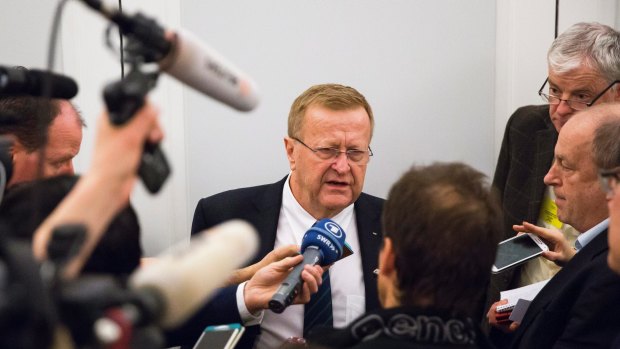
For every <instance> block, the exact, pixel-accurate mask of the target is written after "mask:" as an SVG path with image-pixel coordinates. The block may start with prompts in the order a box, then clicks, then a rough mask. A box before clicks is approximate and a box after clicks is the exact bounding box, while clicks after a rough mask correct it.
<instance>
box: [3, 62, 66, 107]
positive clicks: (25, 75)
mask: <svg viewBox="0 0 620 349" xmlns="http://www.w3.org/2000/svg"><path fill="white" fill-rule="evenodd" d="M46 88H49V91H48V90H46ZM77 93H78V86H77V84H76V83H75V80H73V79H71V78H70V77H68V76H64V75H60V74H55V73H51V72H47V71H42V70H36V69H26V68H23V67H12V68H9V67H4V66H0V94H4V95H15V96H24V95H25V96H33V97H49V98H61V99H71V98H73V97H75V95H77Z"/></svg>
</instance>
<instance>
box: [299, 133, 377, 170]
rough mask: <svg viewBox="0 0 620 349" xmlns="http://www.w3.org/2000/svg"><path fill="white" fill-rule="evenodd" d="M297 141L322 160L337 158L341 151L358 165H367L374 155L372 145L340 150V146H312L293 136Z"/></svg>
mask: <svg viewBox="0 0 620 349" xmlns="http://www.w3.org/2000/svg"><path fill="white" fill-rule="evenodd" d="M291 138H292V139H294V140H295V141H297V142H299V143H301V145H303V146H304V147H306V148H308V149H310V151H312V152H313V153H314V154H316V156H318V157H319V158H320V159H322V160H332V159H335V158H337V157H338V156H339V155H340V153H345V154H346V155H347V159H349V161H351V162H353V163H356V164H358V165H366V164H367V163H368V161H370V157H371V156H373V153H372V149H370V146H369V147H368V150H359V149H347V150H340V149H338V148H312V147H310V146H308V145H307V144H306V143H304V142H302V141H301V140H300V139H298V138H295V137H291Z"/></svg>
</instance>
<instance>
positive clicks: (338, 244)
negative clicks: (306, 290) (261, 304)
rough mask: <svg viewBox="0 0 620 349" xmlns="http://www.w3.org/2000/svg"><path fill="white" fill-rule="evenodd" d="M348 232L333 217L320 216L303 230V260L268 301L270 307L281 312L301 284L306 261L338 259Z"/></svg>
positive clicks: (317, 262) (325, 262)
mask: <svg viewBox="0 0 620 349" xmlns="http://www.w3.org/2000/svg"><path fill="white" fill-rule="evenodd" d="M345 239H346V234H345V233H344V231H343V230H342V228H341V227H340V226H339V225H338V224H336V222H334V221H332V220H331V219H321V220H319V221H318V222H316V223H314V225H313V226H312V227H311V228H310V229H309V230H308V231H307V232H306V234H304V237H303V240H302V242H301V252H302V255H303V261H302V263H301V264H299V265H297V266H296V267H295V268H294V269H293V271H292V272H291V273H290V274H289V275H288V277H287V278H286V279H285V280H284V281H283V282H282V285H281V286H280V288H278V290H277V291H276V293H275V294H274V295H273V297H272V298H271V300H270V301H269V309H271V310H272V311H274V312H276V313H281V312H283V311H284V309H286V307H288V306H289V305H290V304H291V303H292V302H293V300H294V299H295V297H296V296H297V295H298V294H299V293H300V291H301V288H302V283H303V281H302V271H303V270H304V268H305V267H306V265H312V266H314V265H320V266H327V265H330V264H333V263H334V262H336V261H337V260H338V259H340V257H342V254H343V252H344V245H345Z"/></svg>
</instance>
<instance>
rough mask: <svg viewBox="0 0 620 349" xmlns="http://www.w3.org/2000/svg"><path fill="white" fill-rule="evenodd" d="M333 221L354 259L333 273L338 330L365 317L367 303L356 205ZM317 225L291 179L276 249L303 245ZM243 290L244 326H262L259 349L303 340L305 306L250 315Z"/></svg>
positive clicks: (240, 291) (240, 296)
mask: <svg viewBox="0 0 620 349" xmlns="http://www.w3.org/2000/svg"><path fill="white" fill-rule="evenodd" d="M289 178H290V175H289ZM331 219H332V220H333V221H335V222H336V223H338V224H339V225H340V226H341V227H342V229H343V230H344V232H345V234H346V236H347V237H346V241H347V243H348V244H349V245H350V246H351V249H352V250H353V254H352V255H351V256H349V257H346V258H345V259H343V260H340V261H338V262H336V263H335V264H334V265H333V266H332V267H331V268H330V269H329V274H330V283H331V290H332V310H333V318H334V327H345V326H347V325H348V324H349V323H351V322H352V321H353V320H354V319H355V318H357V317H358V316H360V315H362V314H363V313H364V311H365V300H366V298H365V291H364V278H363V272H362V257H361V255H360V253H359V251H360V248H359V240H358V238H357V225H356V223H355V210H354V209H353V205H349V206H348V207H346V208H345V209H344V210H342V212H340V213H339V214H338V215H336V216H335V217H332V218H331ZM315 222H316V219H314V218H313V217H312V216H311V215H310V214H309V213H308V212H306V210H304V209H303V208H302V207H301V205H300V204H299V203H298V202H297V200H296V199H295V197H294V196H293V193H292V192H291V188H290V184H289V179H288V178H287V180H286V183H285V184H284V190H283V192H282V207H281V209H280V218H279V221H278V230H277V233H276V243H275V247H276V248H277V247H280V246H284V245H289V244H296V245H301V240H302V237H303V235H304V234H305V232H306V231H307V230H308V229H309V228H310V227H311V226H312V225H313V224H314V223H315ZM243 287H244V284H241V285H240V286H239V288H238V289H237V304H238V306H239V312H240V314H241V316H242V319H243V320H244V325H246V326H249V325H252V324H256V323H261V335H260V336H259V338H258V341H257V342H256V345H255V348H259V349H263V348H277V347H279V346H280V345H281V344H282V343H283V342H284V341H285V340H286V339H287V338H291V337H303V321H304V306H303V305H291V306H289V307H288V308H287V309H286V310H285V311H284V312H283V313H281V314H276V313H274V312H272V311H270V310H266V311H263V312H261V313H259V314H249V313H248V311H247V309H246V308H245V304H244V302H243Z"/></svg>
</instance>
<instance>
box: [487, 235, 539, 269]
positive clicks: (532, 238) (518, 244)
mask: <svg viewBox="0 0 620 349" xmlns="http://www.w3.org/2000/svg"><path fill="white" fill-rule="evenodd" d="M544 251H549V247H548V246H547V244H545V243H544V242H543V241H542V239H540V238H539V237H538V236H536V235H534V234H531V233H525V234H521V235H517V236H515V237H512V238H510V239H507V240H504V241H502V242H500V243H499V245H498V246H497V255H496V257H495V263H494V264H493V267H492V269H491V271H492V272H493V273H494V274H497V273H499V272H502V271H504V270H506V269H509V268H511V267H515V266H517V265H520V264H522V263H525V262H527V261H528V260H530V259H532V258H535V257H538V256H540V255H541V254H542V253H543V252H544Z"/></svg>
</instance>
